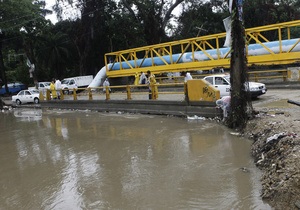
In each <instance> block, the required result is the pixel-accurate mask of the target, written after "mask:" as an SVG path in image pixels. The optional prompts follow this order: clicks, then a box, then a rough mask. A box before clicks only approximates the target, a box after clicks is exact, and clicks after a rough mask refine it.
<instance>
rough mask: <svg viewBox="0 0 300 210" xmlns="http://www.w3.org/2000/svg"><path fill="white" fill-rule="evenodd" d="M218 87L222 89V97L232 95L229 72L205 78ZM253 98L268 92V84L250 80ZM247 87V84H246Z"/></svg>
mask: <svg viewBox="0 0 300 210" xmlns="http://www.w3.org/2000/svg"><path fill="white" fill-rule="evenodd" d="M203 79H204V80H206V81H207V82H209V83H210V84H212V85H213V86H215V87H216V88H218V89H219V90H220V97H221V98H222V97H223V96H229V95H230V90H231V87H230V75H228V74H216V75H210V76H207V77H204V78H203ZM248 83H249V89H250V94H251V98H257V97H258V96H260V95H263V94H265V93H266V92H267V88H266V85H265V84H263V83H259V82H248ZM246 87H247V86H246Z"/></svg>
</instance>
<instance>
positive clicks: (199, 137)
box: [0, 109, 270, 210]
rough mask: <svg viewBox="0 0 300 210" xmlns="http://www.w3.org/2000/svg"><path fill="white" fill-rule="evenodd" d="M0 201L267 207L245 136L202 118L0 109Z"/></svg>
mask: <svg viewBox="0 0 300 210" xmlns="http://www.w3.org/2000/svg"><path fill="white" fill-rule="evenodd" d="M0 134H1V136H4V137H5V138H2V137H1V141H0V154H1V159H0V164H1V169H0V170H1V173H0V182H1V186H2V190H1V197H0V209H8V210H10V209H220V208H221V209H270V207H269V206H268V205H267V204H265V203H264V202H263V201H262V200H261V198H260V182H259V178H260V175H261V174H260V172H259V171H258V169H257V168H256V167H255V165H254V164H253V160H252V158H251V156H250V146H251V141H249V140H247V139H243V138H242V137H240V136H236V135H232V134H231V133H230V130H228V129H227V128H225V127H223V126H221V125H218V124H216V123H215V122H214V121H211V120H208V119H203V118H199V117H197V118H194V119H193V118H189V119H183V118H174V117H166V116H150V115H139V114H125V113H98V112H90V111H85V112H83V111H82V112H74V111H62V110H43V111H41V110H35V109H33V110H26V109H24V110H14V111H13V112H12V113H1V114H0Z"/></svg>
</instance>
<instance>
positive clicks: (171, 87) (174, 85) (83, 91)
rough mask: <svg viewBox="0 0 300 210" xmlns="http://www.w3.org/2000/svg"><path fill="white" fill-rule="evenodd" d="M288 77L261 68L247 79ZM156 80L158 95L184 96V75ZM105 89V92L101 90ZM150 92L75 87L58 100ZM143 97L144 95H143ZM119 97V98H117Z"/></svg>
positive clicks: (132, 88)
mask: <svg viewBox="0 0 300 210" xmlns="http://www.w3.org/2000/svg"><path fill="white" fill-rule="evenodd" d="M207 75H209V74H199V75H193V78H194V79H201V78H203V77H205V76H207ZM287 78H288V70H287V69H278V70H261V71H250V72H249V79H250V80H252V81H256V82H258V81H259V80H262V79H268V80H269V79H282V81H286V80H287ZM156 80H157V81H158V83H157V84H154V85H153V87H152V88H151V89H152V90H155V89H156V88H155V86H156V87H157V90H160V91H158V93H157V94H158V95H166V94H169V95H180V96H181V97H182V98H184V95H185V92H186V86H185V85H184V82H183V80H184V77H182V76H177V77H156ZM103 89H105V92H104V91H103ZM149 94H151V98H152V100H156V99H157V98H156V97H155V96H156V93H155V92H154V91H152V92H149V87H148V85H117V86H109V87H105V88H104V87H103V86H101V87H93V88H77V89H73V90H72V95H66V94H64V93H63V91H60V96H61V97H60V100H65V99H66V97H68V99H72V100H78V97H79V96H80V97H81V98H83V99H84V97H86V98H85V99H86V100H93V99H94V98H95V97H98V98H99V96H101V97H100V98H104V99H105V100H111V98H112V96H113V95H118V97H120V96H122V95H124V98H123V99H126V100H132V99H133V96H149ZM144 98H145V97H144ZM119 99H120V98H119ZM40 100H51V93H50V90H47V92H46V94H45V95H44V94H43V93H42V92H41V93H40Z"/></svg>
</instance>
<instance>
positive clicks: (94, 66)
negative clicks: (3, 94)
mask: <svg viewBox="0 0 300 210" xmlns="http://www.w3.org/2000/svg"><path fill="white" fill-rule="evenodd" d="M299 4H300V3H299V1H297V0H289V1H280V0H264V1H260V0H245V1H244V24H245V27H246V28H249V27H255V26H261V25H268V24H273V23H278V22H285V21H291V20H295V19H299V17H300V9H299V8H300V5H299ZM71 7H72V8H76V9H77V11H78V14H79V16H75V17H74V16H73V17H69V18H68V19H64V20H63V19H62V18H63V17H64V15H63V14H64V10H65V9H66V8H71ZM49 12H51V11H50V10H46V9H45V1H39V0H35V1H33V0H23V1H19V0H2V1H0V30H1V32H0V53H1V54H0V73H1V74H0V76H1V79H2V80H3V81H6V74H7V75H8V77H9V80H10V81H12V80H18V79H21V80H22V81H23V82H25V83H31V82H33V80H32V79H31V78H29V73H28V72H27V71H28V67H27V66H26V62H23V63H22V62H20V63H18V65H17V66H16V65H11V64H10V63H9V59H8V57H9V56H11V54H12V53H13V54H14V55H16V56H17V55H21V54H22V55H23V56H21V57H23V58H24V59H25V58H28V59H29V60H30V62H31V63H34V64H35V76H36V80H39V81H43V80H50V79H51V78H52V77H68V76H75V75H85V74H94V75H95V74H96V73H97V72H98V70H99V69H100V68H102V67H103V65H104V54H105V53H107V52H111V51H118V50H124V49H130V48H134V47H140V46H145V45H150V44H158V43H161V42H166V41H173V40H179V39H183V38H191V37H196V36H202V35H209V34H214V33H219V32H224V31H225V28H224V25H223V19H224V18H226V17H228V16H229V12H228V6H227V3H226V1H223V0H208V1H207V0H205V1H204V0H203V1H196V0H185V1H183V0H166V1H157V0H147V1H138V0H122V1H115V0H76V1H75V0H74V1H73V0H56V5H55V6H54V8H53V12H54V13H56V14H57V15H58V16H59V17H60V19H59V20H60V21H59V22H57V23H56V24H55V25H53V24H52V23H51V22H49V21H47V20H46V19H45V14H46V13H49ZM269 36H272V34H270V35H269ZM24 59H23V60H24ZM18 69H19V70H20V69H23V70H22V71H20V72H19V73H17V74H15V73H13V72H16V71H18ZM20 74H23V76H22V77H17V76H15V75H20Z"/></svg>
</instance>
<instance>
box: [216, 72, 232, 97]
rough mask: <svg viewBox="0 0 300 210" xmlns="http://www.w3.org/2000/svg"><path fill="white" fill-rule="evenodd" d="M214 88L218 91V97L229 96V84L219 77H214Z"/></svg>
mask: <svg viewBox="0 0 300 210" xmlns="http://www.w3.org/2000/svg"><path fill="white" fill-rule="evenodd" d="M213 82H214V86H215V87H216V88H218V89H219V90H220V96H221V97H223V96H229V95H230V84H229V83H228V82H227V81H226V80H225V79H224V78H223V77H221V76H215V77H214V81H213Z"/></svg>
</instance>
